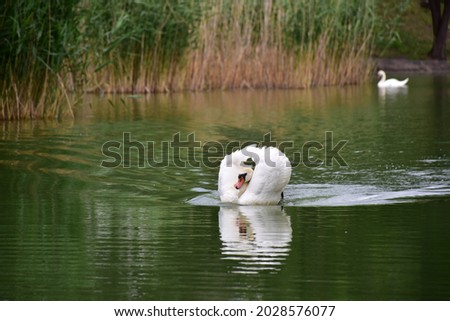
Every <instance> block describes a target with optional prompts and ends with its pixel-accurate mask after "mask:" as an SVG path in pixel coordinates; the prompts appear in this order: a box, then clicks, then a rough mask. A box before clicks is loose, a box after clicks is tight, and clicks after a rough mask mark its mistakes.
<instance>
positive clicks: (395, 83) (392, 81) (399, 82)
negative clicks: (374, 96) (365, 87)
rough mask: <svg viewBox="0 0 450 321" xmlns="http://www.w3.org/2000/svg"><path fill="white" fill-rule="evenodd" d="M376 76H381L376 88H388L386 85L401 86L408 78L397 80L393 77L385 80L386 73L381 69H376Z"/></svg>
mask: <svg viewBox="0 0 450 321" xmlns="http://www.w3.org/2000/svg"><path fill="white" fill-rule="evenodd" d="M378 77H381V79H380V81H379V82H378V88H388V87H403V86H405V85H406V84H407V83H408V80H409V78H406V79H404V80H398V79H395V78H391V79H387V80H386V73H385V72H384V71H383V70H380V71H378Z"/></svg>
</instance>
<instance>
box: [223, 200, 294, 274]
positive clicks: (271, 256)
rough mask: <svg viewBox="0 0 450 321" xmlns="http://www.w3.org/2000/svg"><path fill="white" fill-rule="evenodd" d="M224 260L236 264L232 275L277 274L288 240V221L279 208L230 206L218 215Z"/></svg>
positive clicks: (288, 247)
mask: <svg viewBox="0 0 450 321" xmlns="http://www.w3.org/2000/svg"><path fill="white" fill-rule="evenodd" d="M219 229H220V239H221V241H222V254H223V256H224V258H225V259H228V260H236V261H238V262H239V264H238V266H237V267H236V270H235V271H233V272H235V273H258V272H259V271H263V270H269V271H278V270H280V268H281V265H282V262H283V261H284V260H285V259H286V258H287V256H288V254H289V251H290V243H291V240H292V228H291V221H290V217H289V216H287V215H286V214H285V212H284V210H283V209H282V208H281V206H231V207H221V208H220V211H219Z"/></svg>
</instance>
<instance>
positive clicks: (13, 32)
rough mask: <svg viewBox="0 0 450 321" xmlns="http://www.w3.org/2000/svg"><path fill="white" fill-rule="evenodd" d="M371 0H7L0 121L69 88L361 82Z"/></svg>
mask: <svg viewBox="0 0 450 321" xmlns="http://www.w3.org/2000/svg"><path fill="white" fill-rule="evenodd" d="M375 7H376V1H375V0H361V1H357V0H347V1H344V0H326V1H325V0H297V1H290V0H235V1H229V0H164V1H160V0H110V1H107V0H66V1H63V0H50V1H44V0H41V1H26V0H16V1H12V0H4V1H3V2H2V3H1V4H0V37H1V39H2V45H1V46H0V93H1V99H0V109H1V113H0V118H4V119H15V118H26V117H31V118H37V117H58V116H61V117H63V116H64V115H71V114H72V108H71V107H72V106H71V100H70V99H69V95H68V92H74V91H79V92H111V93H117V92H130V93H131V92H135V93H136V92H139V93H153V92H170V91H179V90H192V91H197V90H209V89H228V88H306V87H311V86H324V85H345V84H356V83H360V82H363V81H365V80H366V79H367V77H368V75H369V72H370V70H371V66H370V64H369V63H368V59H367V58H368V57H369V56H370V53H371V50H372V46H373V39H374V35H375V34H376V23H377V17H376V15H375V12H376V10H375Z"/></svg>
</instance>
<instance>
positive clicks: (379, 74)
mask: <svg viewBox="0 0 450 321" xmlns="http://www.w3.org/2000/svg"><path fill="white" fill-rule="evenodd" d="M383 76H385V77H386V73H385V72H384V71H383V70H378V77H383Z"/></svg>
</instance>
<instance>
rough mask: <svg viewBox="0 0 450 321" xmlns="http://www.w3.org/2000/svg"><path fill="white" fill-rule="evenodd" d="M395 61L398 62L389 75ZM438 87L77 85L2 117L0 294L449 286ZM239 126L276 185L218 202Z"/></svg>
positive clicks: (449, 157) (448, 150)
mask: <svg viewBox="0 0 450 321" xmlns="http://www.w3.org/2000/svg"><path fill="white" fill-rule="evenodd" d="M399 78H401V77H399ZM449 97H450V86H449V78H448V77H447V76H445V75H435V76H431V75H410V83H409V86H408V88H405V89H399V90H385V91H379V90H378V88H377V87H376V85H375V83H374V82H373V83H371V84H367V85H363V86H354V87H352V86H350V87H342V88H335V87H332V88H331V87H326V88H315V89H310V90H271V91H265V90H246V91H217V92H205V93H179V94H171V95H169V94H167V95H166V94H161V95H156V96H138V95H136V96H132V95H123V96H101V97H99V96H86V97H83V99H84V102H83V107H82V108H79V109H77V111H76V117H75V119H73V120H64V121H22V122H3V123H2V124H1V129H0V179H1V185H0V186H1V187H0V201H1V203H0V205H1V209H0V231H1V233H0V253H1V254H0V264H1V273H0V284H1V286H0V299H1V300H450V99H449ZM251 142H256V143H264V144H275V145H276V146H281V147H283V148H284V151H285V153H286V155H287V156H288V157H289V158H290V159H291V162H292V164H293V170H292V177H291V180H290V183H289V185H288V187H287V189H286V191H285V193H284V202H283V204H282V205H276V206H232V205H228V204H221V203H220V201H219V198H218V195H217V192H216V190H217V176H218V168H217V165H218V162H219V161H220V159H221V158H222V157H223V156H224V153H225V152H227V151H230V150H231V149H232V148H234V147H236V146H242V145H244V144H250V143H251Z"/></svg>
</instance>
